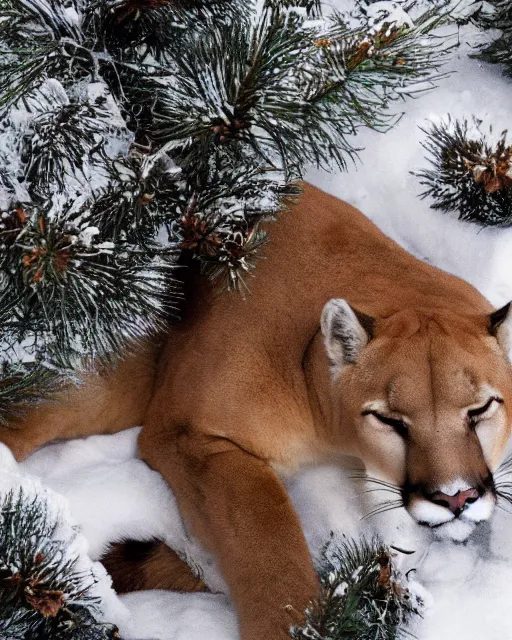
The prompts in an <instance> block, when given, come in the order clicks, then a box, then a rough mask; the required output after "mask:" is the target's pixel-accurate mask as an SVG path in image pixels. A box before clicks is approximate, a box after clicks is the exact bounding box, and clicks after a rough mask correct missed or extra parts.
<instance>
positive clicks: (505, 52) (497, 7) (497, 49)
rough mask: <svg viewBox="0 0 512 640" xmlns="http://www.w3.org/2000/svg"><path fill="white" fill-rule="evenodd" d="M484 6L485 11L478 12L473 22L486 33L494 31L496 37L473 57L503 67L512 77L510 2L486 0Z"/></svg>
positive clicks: (511, 7)
mask: <svg viewBox="0 0 512 640" xmlns="http://www.w3.org/2000/svg"><path fill="white" fill-rule="evenodd" d="M484 4H485V6H486V10H484V9H482V10H481V11H479V12H478V13H477V14H476V15H475V17H474V19H473V21H474V22H475V24H477V25H478V26H479V27H481V28H482V29H484V30H486V31H490V30H492V31H496V33H497V35H496V37H495V38H491V41H490V42H489V43H486V44H485V45H483V46H482V47H481V48H480V51H479V53H478V54H477V55H476V56H475V57H477V58H480V59H481V60H485V62H490V63H492V64H502V65H504V68H503V71H504V73H505V74H506V75H508V76H510V77H512V4H511V3H510V0H487V2H485V3H484Z"/></svg>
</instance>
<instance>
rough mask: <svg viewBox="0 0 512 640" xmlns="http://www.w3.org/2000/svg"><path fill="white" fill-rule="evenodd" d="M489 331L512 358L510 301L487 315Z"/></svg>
mask: <svg viewBox="0 0 512 640" xmlns="http://www.w3.org/2000/svg"><path fill="white" fill-rule="evenodd" d="M489 333H490V334H491V335H492V336H495V338H496V340H497V341H498V344H499V345H500V347H501V348H502V349H503V351H504V352H505V353H506V354H507V356H508V357H509V359H510V360H512V303H510V302H509V303H508V304H506V305H505V306H504V307H501V309H498V310H497V311H494V312H493V313H491V315H490V316H489Z"/></svg>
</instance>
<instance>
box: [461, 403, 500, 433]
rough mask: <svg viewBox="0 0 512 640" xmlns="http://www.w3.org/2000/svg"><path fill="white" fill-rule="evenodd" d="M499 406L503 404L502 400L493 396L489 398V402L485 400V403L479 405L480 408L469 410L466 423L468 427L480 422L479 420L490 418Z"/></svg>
mask: <svg viewBox="0 0 512 640" xmlns="http://www.w3.org/2000/svg"><path fill="white" fill-rule="evenodd" d="M500 404H503V398H500V397H498V396H493V397H492V398H489V400H487V402H486V403H485V404H483V405H481V406H480V407H476V408H475V409H470V410H469V411H468V422H469V424H470V426H472V427H474V426H476V425H477V424H478V423H479V422H480V420H485V419H486V418H490V417H491V416H492V415H493V414H494V412H495V411H496V409H497V408H498V405H500Z"/></svg>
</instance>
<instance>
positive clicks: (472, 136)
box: [416, 119, 512, 227]
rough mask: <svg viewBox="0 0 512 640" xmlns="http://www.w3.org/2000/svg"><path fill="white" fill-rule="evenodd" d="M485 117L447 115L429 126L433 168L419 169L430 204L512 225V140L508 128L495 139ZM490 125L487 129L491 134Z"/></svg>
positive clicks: (483, 222) (485, 221) (473, 219)
mask: <svg viewBox="0 0 512 640" xmlns="http://www.w3.org/2000/svg"><path fill="white" fill-rule="evenodd" d="M480 127H481V121H478V120H476V119H475V120H473V121H472V122H471V123H468V121H467V120H452V119H449V120H447V121H446V122H443V123H441V124H433V125H432V126H431V127H430V129H428V130H426V131H425V133H426V134H427V140H426V141H425V142H424V143H423V146H424V147H425V149H426V150H427V151H428V152H429V154H430V155H429V161H430V164H431V168H429V169H423V170H421V171H418V172H416V175H417V176H418V177H419V179H420V183H421V184H422V185H423V186H424V187H425V190H424V191H423V193H422V196H423V197H426V196H429V197H431V198H432V199H433V202H432V205H431V206H432V207H433V208H434V209H440V210H441V211H445V212H448V211H451V212H456V213H457V215H458V217H459V219H461V220H468V221H470V222H475V223H478V224H481V225H485V226H498V227H508V226H510V225H512V144H511V143H509V142H508V140H507V132H506V131H504V132H503V133H501V134H500V136H499V137H498V138H497V140H496V142H495V143H492V142H490V141H489V139H488V138H487V136H486V135H485V134H484V133H483V132H482V131H481V129H480ZM492 133H493V132H492V129H491V130H490V132H489V135H490V136H491V137H492Z"/></svg>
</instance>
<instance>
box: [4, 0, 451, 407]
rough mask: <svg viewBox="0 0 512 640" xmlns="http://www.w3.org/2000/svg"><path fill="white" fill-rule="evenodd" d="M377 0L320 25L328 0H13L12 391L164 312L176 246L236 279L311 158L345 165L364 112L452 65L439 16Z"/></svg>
mask: <svg viewBox="0 0 512 640" xmlns="http://www.w3.org/2000/svg"><path fill="white" fill-rule="evenodd" d="M365 6H366V5H365ZM365 11H366V13H364V12H363V13H364V15H363V14H361V15H362V17H361V21H360V26H359V27H357V28H348V27H347V26H346V24H345V22H344V20H343V17H342V16H340V15H337V16H335V18H334V19H333V20H332V21H331V22H330V23H329V24H327V25H326V26H325V28H324V27H322V28H320V27H319V24H321V21H320V20H318V18H319V17H320V8H319V5H318V2H317V1H316V0H296V1H293V2H292V0H267V1H266V2H265V3H260V4H259V5H258V9H257V8H256V5H255V4H254V3H249V4H247V3H245V2H242V1H241V0H238V1H237V0H233V1H232V2H226V1H224V0H212V1H211V2H207V1H206V0H204V1H203V0H190V1H188V2H187V1H186V0H180V1H178V0H176V1H172V0H169V1H168V2H164V1H163V0H93V1H92V2H85V0H70V2H66V3H64V2H63V1H62V0H46V1H45V2H40V1H39V0H6V3H4V4H3V5H2V6H1V7H0V51H3V52H4V53H5V56H4V57H3V58H2V59H0V136H2V139H3V141H4V145H3V146H2V147H0V211H1V212H2V216H3V217H2V220H3V228H2V229H1V230H0V235H1V238H2V242H3V244H4V247H5V248H3V249H2V250H1V252H0V272H1V273H0V276H1V277H0V317H1V318H5V323H4V324H3V332H4V333H3V335H2V344H1V345H0V351H1V352H2V357H1V358H0V365H2V366H3V371H4V373H5V374H6V375H10V376H11V378H10V380H9V381H8V380H6V379H4V383H3V384H4V386H3V387H2V388H1V389H0V392H1V393H3V394H4V396H3V397H5V398H11V399H14V395H15V392H16V390H19V391H20V393H21V392H22V391H23V392H24V393H25V392H26V395H27V398H29V399H32V391H31V389H33V388H34V387H33V382H34V381H35V380H36V378H37V376H38V375H39V374H41V388H42V389H43V388H46V386H45V384H46V383H45V381H44V378H45V375H43V374H42V372H43V371H44V370H46V371H48V372H50V373H51V374H52V375H49V376H48V388H50V387H53V384H54V381H55V382H57V381H58V379H59V377H61V378H64V379H73V378H74V377H75V378H76V375H74V373H73V372H74V371H75V369H76V368H78V369H79V370H80V369H82V368H88V367H89V366H91V361H92V360H94V359H95V358H97V359H99V360H100V361H102V360H105V359H106V360H107V361H109V362H110V361H113V360H115V358H116V354H119V352H120V350H121V349H122V348H124V347H125V346H126V345H127V344H128V343H129V342H130V341H131V340H135V341H136V340H139V339H142V338H143V337H144V336H147V335H149V334H151V333H152V332H154V331H157V330H158V329H159V327H162V326H163V322H164V321H165V318H166V317H167V315H168V314H169V313H170V312H172V307H173V293H174V290H173V288H172V287H173V285H172V281H171V277H170V272H171V269H172V266H173V263H174V260H175V258H176V256H175V252H176V250H178V251H180V252H181V253H182V257H183V259H187V260H190V261H197V262H199V263H200V265H201V268H202V270H203V272H204V273H206V274H208V276H209V277H211V278H214V279H216V280H217V281H222V282H223V283H224V284H225V285H226V286H228V287H230V288H237V287H238V288H241V287H243V276H244V274H245V273H246V272H247V270H248V269H249V268H250V267H251V266H252V265H253V263H254V258H255V256H256V254H257V250H258V248H259V247H260V246H261V244H262V243H263V242H265V239H266V238H265V234H264V233H262V231H261V229H262V223H263V222H264V221H266V220H272V219H273V218H274V217H275V216H276V215H277V213H278V212H279V211H280V210H281V209H282V208H283V207H284V206H285V204H286V196H287V195H293V194H295V193H296V192H297V188H296V187H295V186H294V184H295V181H296V180H297V179H300V178H301V177H302V176H303V174H304V171H305V169H306V166H307V165H308V164H311V163H312V164H316V165H319V166H325V167H327V166H332V165H333V164H337V165H338V166H341V167H345V166H346V163H347V161H348V160H349V159H350V158H353V157H355V155H356V154H357V146H356V144H355V142H356V140H355V139H354V137H353V136H354V134H355V133H356V132H357V130H358V128H359V127H361V126H371V127H373V128H376V129H379V130H386V129H387V128H388V127H389V126H390V125H391V124H392V123H393V122H394V121H395V120H396V117H397V116H393V114H392V112H391V110H390V107H391V105H392V103H393V102H396V101H397V100H399V99H402V98H403V97H404V96H405V95H415V94H416V92H417V91H418V90H419V89H421V88H425V86H426V85H425V82H427V81H430V82H432V81H434V80H435V78H437V77H439V72H438V71H437V67H438V66H439V65H440V63H441V61H442V57H443V53H442V50H443V45H444V46H446V41H441V40H437V39H436V38H435V36H434V35H433V34H432V33H431V31H432V29H433V28H434V27H436V26H438V25H439V24H440V22H439V20H438V19H437V18H432V16H431V15H430V14H428V15H427V14H425V15H423V17H421V16H420V17H419V18H417V19H416V25H415V26H413V25H412V24H410V21H409V22H408V21H407V20H406V21H405V22H404V21H401V23H400V24H398V23H397V22H396V21H394V20H392V21H391V22H392V24H388V23H386V21H385V20H384V21H382V20H380V24H376V23H375V22H374V21H373V22H372V21H371V20H370V18H369V15H370V13H371V11H370V12H369V13H368V10H367V9H365ZM311 18H315V19H314V20H312V19H311ZM27 43H30V46H28V44H27ZM418 81H420V82H421V83H422V84H421V87H418ZM427 85H428V86H431V84H428V82H427ZM13 158H14V159H15V160H14V161H13ZM165 233H166V234H167V237H165ZM77 336H80V339H77ZM21 363H22V364H23V366H22V364H21ZM24 376H26V377H27V385H24V382H23V380H24ZM57 386H58V385H57ZM20 397H21V396H20ZM4 418H5V414H4Z"/></svg>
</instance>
